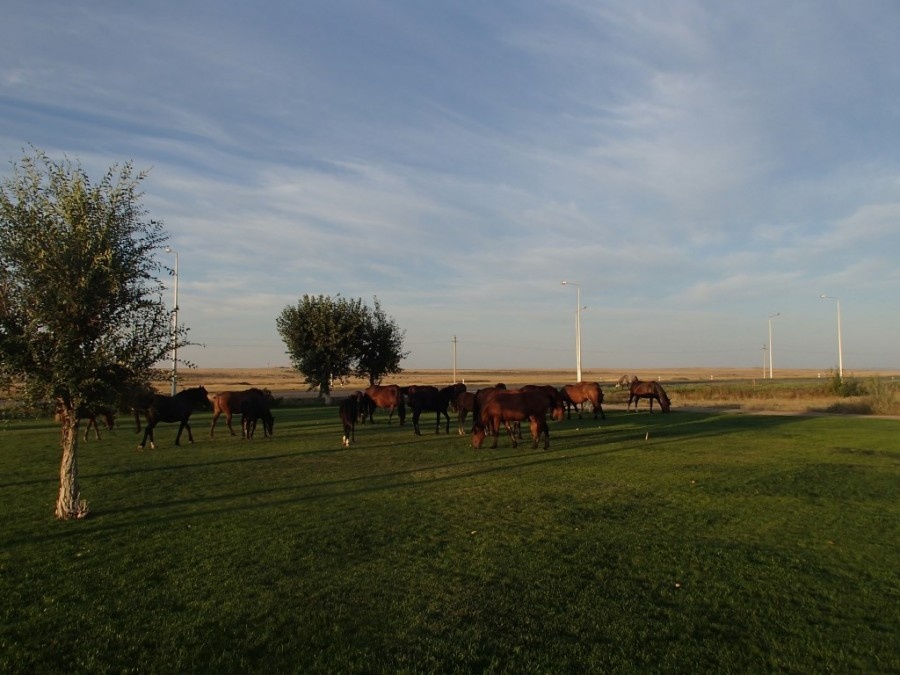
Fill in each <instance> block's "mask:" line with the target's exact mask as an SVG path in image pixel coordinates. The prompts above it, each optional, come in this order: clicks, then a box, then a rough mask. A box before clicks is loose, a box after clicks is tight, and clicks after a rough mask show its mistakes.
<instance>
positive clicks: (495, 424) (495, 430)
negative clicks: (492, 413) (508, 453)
mask: <svg viewBox="0 0 900 675" xmlns="http://www.w3.org/2000/svg"><path fill="white" fill-rule="evenodd" d="M489 423H490V425H491V441H492V443H491V450H495V449H496V448H497V441H498V440H499V438H500V418H499V417H492V418H491V419H490V420H489ZM507 428H509V427H507Z"/></svg>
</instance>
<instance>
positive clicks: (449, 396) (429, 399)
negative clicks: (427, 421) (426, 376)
mask: <svg viewBox="0 0 900 675" xmlns="http://www.w3.org/2000/svg"><path fill="white" fill-rule="evenodd" d="M461 386H462V387H465V385H461ZM458 393H459V386H457V385H455V384H451V385H450V386H449V387H444V388H443V389H438V388H437V387H431V386H424V387H416V388H415V389H414V390H412V391H411V392H410V394H409V407H410V408H411V409H412V416H413V431H414V432H415V434H416V436H421V435H422V432H421V431H420V429H419V417H420V416H421V415H422V413H423V412H425V411H426V410H432V411H434V412H435V413H437V415H436V419H435V422H434V433H436V434H439V433H441V415H443V416H444V418H445V419H446V433H448V434H449V433H450V415H448V414H447V408H448V406H449V405H450V401H452V400H453V398H454V397H455V396H456V394H458Z"/></svg>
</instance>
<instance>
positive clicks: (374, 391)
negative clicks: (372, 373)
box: [363, 384, 406, 426]
mask: <svg viewBox="0 0 900 675" xmlns="http://www.w3.org/2000/svg"><path fill="white" fill-rule="evenodd" d="M363 393H365V395H366V396H368V397H369V398H370V399H371V400H372V406H371V408H370V409H369V422H374V420H373V419H372V412H373V411H374V410H375V408H389V409H390V414H389V415H388V424H390V423H391V420H392V419H393V418H394V410H396V411H397V417H398V418H399V419H400V426H403V425H404V423H405V422H406V402H405V401H404V400H403V394H402V393H401V391H400V387H398V386H397V385H396V384H386V385H383V386H382V385H377V384H373V385H372V386H371V387H366V390H365V392H363Z"/></svg>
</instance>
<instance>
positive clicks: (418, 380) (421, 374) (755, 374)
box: [157, 367, 900, 396]
mask: <svg viewBox="0 0 900 675" xmlns="http://www.w3.org/2000/svg"><path fill="white" fill-rule="evenodd" d="M623 375H627V376H629V377H631V376H632V375H636V376H637V377H639V378H640V379H642V380H659V381H660V382H662V383H663V384H672V385H677V384H679V383H688V382H728V381H735V380H746V381H748V382H753V381H761V380H763V377H762V368H659V369H652V370H637V371H624V370H609V369H585V370H583V371H582V379H584V380H585V381H591V382H599V383H600V385H601V386H602V387H603V388H604V389H606V388H613V387H615V383H616V381H617V380H618V379H619V378H620V377H622V376H623ZM831 375H832V373H831V372H829V371H816V370H810V369H785V370H779V371H776V373H775V378H774V381H775V382H777V381H779V380H781V381H783V380H796V379H827V378H829V377H831ZM845 375H847V376H848V377H849V376H852V377H860V378H871V377H886V378H890V379H893V378H895V377H900V371H878V372H875V371H858V372H854V373H852V374H847V373H845ZM178 378H179V380H180V383H181V384H180V386H181V387H195V386H198V385H201V384H202V385H203V386H204V387H206V388H207V390H209V392H210V393H215V392H217V391H224V390H231V389H245V388H248V387H261V388H265V389H269V390H270V391H271V392H272V393H273V394H274V395H276V396H298V395H302V394H304V393H306V392H307V391H308V385H307V384H306V383H305V382H304V381H303V375H302V374H301V373H300V372H298V371H297V370H295V369H294V368H287V367H281V368H193V369H182V370H180V371H179V373H178ZM456 381H458V382H465V383H466V384H467V385H469V389H479V388H481V387H487V386H490V385H493V384H496V383H498V382H503V383H505V384H507V385H522V384H552V385H554V386H562V385H564V384H570V383H572V382H574V381H575V371H574V369H572V370H549V369H548V370H512V369H511V370H457V371H456ZM453 382H454V372H453V370H451V369H434V370H423V369H414V370H404V371H403V372H402V373H398V374H396V375H390V376H388V377H386V378H385V379H384V383H385V384H387V383H390V384H399V385H400V386H406V385H410V384H430V385H435V386H441V385H446V384H452V383H453ZM157 385H158V386H159V388H160V390H162V391H165V386H166V385H165V383H157ZM367 385H368V382H366V381H365V380H359V379H351V380H349V381H347V382H345V383H344V384H340V383H335V387H334V393H335V395H339V394H341V393H344V392H353V391H357V390H359V389H364V388H365V387H366V386H367Z"/></svg>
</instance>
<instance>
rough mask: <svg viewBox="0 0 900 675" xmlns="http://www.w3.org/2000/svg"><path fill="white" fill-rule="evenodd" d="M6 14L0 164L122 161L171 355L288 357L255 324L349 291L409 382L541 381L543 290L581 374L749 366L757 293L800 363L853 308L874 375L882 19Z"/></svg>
mask: <svg viewBox="0 0 900 675" xmlns="http://www.w3.org/2000/svg"><path fill="white" fill-rule="evenodd" d="M5 18H6V20H5V21H4V22H3V24H2V25H0V55H2V56H3V58H0V82H2V83H3V87H2V90H0V119H2V120H3V125H0V151H2V152H3V153H4V154H5V156H6V157H7V158H8V159H9V160H15V159H17V158H18V157H19V156H20V155H21V151H22V148H23V147H25V146H26V145H27V144H29V143H33V144H34V145H35V146H37V147H39V148H42V149H45V150H47V151H49V152H51V153H54V154H57V153H59V154H62V153H66V154H68V155H69V156H73V157H78V158H79V159H81V160H82V161H83V163H84V164H85V166H87V167H91V168H92V169H94V170H96V171H98V172H99V171H102V170H103V169H104V168H105V167H106V166H108V165H110V164H112V163H115V162H122V161H125V160H128V159H133V160H134V163H135V166H137V167H139V168H148V167H152V171H151V173H150V176H149V178H148V180H147V182H146V184H145V187H146V189H147V191H146V197H145V199H146V204H147V206H148V208H149V209H150V212H151V214H152V215H153V216H154V217H155V218H159V219H162V220H163V221H165V223H166V225H167V228H168V230H169V232H170V233H171V236H172V243H173V245H174V246H175V247H176V248H177V249H178V251H179V254H180V256H181V262H182V268H181V270H182V278H181V282H182V283H183V289H184V291H183V293H182V295H183V300H181V298H180V300H181V304H182V318H183V320H184V321H185V322H186V323H187V324H188V325H193V328H194V334H195V335H196V336H197V337H198V338H199V339H200V340H201V341H203V342H205V343H206V344H207V345H208V346H207V348H206V349H199V348H195V350H194V351H195V353H193V354H190V355H189V356H190V358H191V359H192V360H193V361H195V362H197V363H199V364H201V365H207V364H208V365H230V364H231V365H253V364H258V363H272V362H279V361H280V362H283V363H286V357H285V356H284V353H283V352H284V349H283V346H282V345H281V344H280V339H279V338H278V336H277V334H276V332H275V328H274V320H275V316H277V315H278V313H279V312H280V311H281V310H282V309H283V307H284V306H285V305H286V304H288V303H292V302H295V301H296V300H297V298H298V297H300V296H302V295H303V294H304V293H313V294H318V293H325V294H331V295H334V294H337V293H341V294H343V295H345V296H352V297H362V298H363V299H365V300H367V301H368V300H370V299H371V298H372V296H375V295H377V296H378V297H379V299H380V300H381V302H382V303H383V306H384V308H385V310H386V311H387V312H388V313H389V314H391V315H392V316H393V317H394V318H395V319H397V321H398V323H399V324H400V325H401V326H402V327H403V328H405V329H406V331H407V342H408V348H409V349H410V350H411V352H412V353H411V355H410V357H409V359H408V361H407V365H409V366H425V367H440V366H444V365H447V363H448V360H449V354H450V350H449V340H450V339H451V337H452V336H453V335H457V336H458V338H459V340H460V342H459V346H460V347H461V350H460V354H464V355H465V357H464V361H463V363H462V364H461V365H462V367H475V366H488V365H498V366H503V367H525V366H529V365H546V366H560V365H566V364H568V363H570V361H571V360H572V359H571V344H572V340H571V337H572V318H573V317H572V311H573V305H574V298H573V297H571V296H572V293H571V292H570V290H571V289H566V288H563V287H560V285H559V282H560V280H562V279H563V278H568V279H570V280H575V281H577V282H578V283H580V284H581V285H582V289H583V291H584V297H585V303H586V304H587V305H588V306H589V308H590V309H589V310H587V311H586V313H585V326H586V328H587V327H589V328H590V331H591V336H590V337H591V339H590V340H586V346H587V345H588V344H591V345H593V348H591V349H590V350H589V359H590V360H589V361H587V365H597V366H601V365H602V366H614V365H616V364H617V363H622V362H626V361H627V362H628V363H629V364H630V365H632V366H639V365H641V363H648V364H650V363H654V364H658V365H678V364H680V363H690V364H702V363H720V364H721V363H725V362H728V363H731V364H733V365H753V364H755V362H756V360H757V358H758V356H759V345H760V344H761V342H762V341H764V339H765V338H766V336H765V335H763V334H762V329H761V328H760V326H761V325H762V324H761V323H760V318H759V317H766V316H768V315H769V314H770V313H772V312H773V311H779V310H778V309H773V305H775V304H778V305H779V308H781V309H783V310H784V312H785V314H786V315H788V314H790V315H794V316H796V315H805V316H807V320H806V321H799V320H798V321H796V322H795V323H793V324H791V323H790V322H787V321H785V323H786V326H785V328H784V329H783V330H784V331H785V333H786V335H785V339H786V340H787V341H788V343H789V345H790V340H794V347H795V348H791V349H790V350H786V351H785V355H786V356H787V355H788V354H790V357H791V358H792V359H794V361H795V365H798V366H812V367H819V366H823V367H827V366H829V365H830V360H829V359H830V353H831V351H832V350H831V348H830V344H829V340H830V333H829V331H830V329H826V328H825V326H827V322H828V321H829V317H828V312H827V311H825V310H826V309H827V308H824V307H822V303H821V302H818V303H817V301H816V300H817V297H818V294H819V293H821V292H826V291H827V292H829V293H834V294H839V295H840V296H841V297H842V298H843V299H844V304H845V305H846V306H847V307H848V308H850V307H853V306H854V305H855V306H857V307H860V308H863V307H864V308H865V310H864V311H862V312H860V313H859V314H857V315H855V316H854V326H853V329H852V332H851V333H850V336H851V339H850V340H849V341H848V345H847V348H848V362H851V363H852V362H853V357H854V351H855V352H856V354H857V355H858V360H857V363H858V364H859V367H863V366H864V365H869V366H873V367H875V366H881V367H884V366H892V367H900V353H898V351H897V347H896V344H897V340H896V339H894V340H893V341H892V342H890V341H888V342H885V341H884V340H883V337H882V336H884V335H893V336H895V337H896V336H897V335H898V334H900V317H898V315H897V313H896V312H891V311H889V308H890V307H893V306H895V304H896V303H895V298H896V294H897V292H898V290H900V289H898V274H897V272H896V271H895V270H896V269H897V267H896V261H895V258H896V255H895V254H894V251H896V250H900V240H898V238H900V234H898V233H900V230H898V229H897V228H896V226H895V223H896V222H898V219H897V216H898V215H900V162H898V161H897V159H896V158H897V157H898V156H900V147H898V146H900V140H898V138H897V135H896V133H895V130H896V128H897V121H898V119H897V118H898V115H900V93H898V92H900V69H898V68H897V66H896V64H897V63H900V58H898V57H900V47H898V46H897V42H896V39H895V36H896V34H897V32H898V29H900V13H898V12H897V11H896V9H895V8H894V6H893V4H892V3H891V2H887V1H884V2H881V1H878V0H866V2H862V3H852V4H846V5H840V4H837V5H834V4H833V5H829V6H828V7H822V6H821V5H820V4H819V3H813V2H799V3H791V4H788V5H785V4H784V3H775V2H765V3H763V4H762V5H758V4H757V5H752V6H750V5H747V6H744V5H739V6H723V5H721V4H716V3H709V2H704V1H700V0H697V1H696V2H682V3H678V4H676V5H673V4H671V3H663V2H652V3H650V4H647V3H640V4H635V3H630V2H614V3H599V4H598V3H595V2H586V1H584V0H566V1H561V2H558V3H554V4H553V5H546V4H545V3H534V2H524V3H517V4H516V5H515V6H504V5H502V4H500V5H497V4H486V5H485V4H482V5H479V6H474V5H473V6H460V5H415V4H403V3H401V4H397V3H383V2H375V3H369V2H356V1H353V0H348V1H347V2H337V3H317V2H314V3H311V4H310V3H300V4H296V3H287V2H275V3H270V4H269V5H267V7H266V9H265V11H260V10H258V9H252V8H243V7H241V6H239V5H227V6H224V5H221V4H220V3H211V2H200V3H199V4H198V3H192V5H191V7H190V8H187V7H186V6H185V7H183V8H182V7H180V6H174V5H173V6H166V5H162V6H153V7H150V6H147V7H142V6H133V5H129V4H124V5H117V6H109V7H105V8H104V10H103V12H102V13H100V12H99V10H97V9H96V8H94V7H92V6H91V5H77V4H75V5H73V4H71V3H55V2H54V3H37V4H35V3H31V4H30V5H25V4H22V5H16V6H13V7H10V8H7V12H6V17H5ZM161 255H162V254H161ZM823 289H824V290H823ZM848 311H849V310H848ZM817 322H821V325H819V324H818V323H817ZM650 326H653V335H654V336H664V337H662V338H660V337H657V338H656V339H653V340H650V341H648V342H647V343H646V344H641V345H640V346H638V345H637V344H636V338H635V336H636V335H645V334H647V330H648V327H650ZM800 326H803V327H804V328H806V329H809V331H810V335H808V336H803V335H802V334H801V333H800V332H798V333H797V334H796V336H792V334H791V333H790V331H792V330H795V327H796V330H797V331H801V328H800ZM698 332H700V333H702V339H700V338H698ZM801 345H803V346H802V347H801ZM867 345H876V346H877V347H876V348H875V349H869V348H868V347H867ZM891 345H893V346H891ZM823 355H826V356H823ZM785 365H788V364H785Z"/></svg>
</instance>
